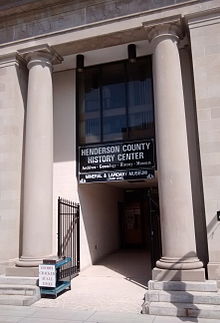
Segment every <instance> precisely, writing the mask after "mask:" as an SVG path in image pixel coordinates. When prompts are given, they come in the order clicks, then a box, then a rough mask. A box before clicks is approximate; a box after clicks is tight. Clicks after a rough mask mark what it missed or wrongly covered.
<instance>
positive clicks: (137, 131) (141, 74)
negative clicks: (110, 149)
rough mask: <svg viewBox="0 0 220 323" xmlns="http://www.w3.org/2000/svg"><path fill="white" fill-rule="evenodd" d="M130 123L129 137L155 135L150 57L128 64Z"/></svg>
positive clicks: (140, 137) (139, 137) (136, 137)
mask: <svg viewBox="0 0 220 323" xmlns="http://www.w3.org/2000/svg"><path fill="white" fill-rule="evenodd" d="M127 66H128V125H129V138H130V139H142V138H146V137H153V136H154V114H153V96H152V76H151V61H150V58H149V57H148V58H141V59H137V61H136V63H134V64H128V65H127Z"/></svg>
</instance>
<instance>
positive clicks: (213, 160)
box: [189, 14, 220, 279]
mask: <svg viewBox="0 0 220 323" xmlns="http://www.w3.org/2000/svg"><path fill="white" fill-rule="evenodd" d="M189 26H190V35H191V45H192V56H193V68H194V77H195V90H196V104H197V117H198V128H199V141H200V153H201V164H202V177H203V189H204V200H205V211H206V225H207V236H208V246H209V266H208V268H209V269H208V271H209V279H220V222H217V214H216V213H217V211H218V210H219V209H220V91H219V84H220V73H219V70H220V16H219V14H213V15H208V16H204V17H203V18H200V19H199V18H197V19H192V20H191V21H190V22H189Z"/></svg>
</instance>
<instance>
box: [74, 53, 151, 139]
mask: <svg viewBox="0 0 220 323" xmlns="http://www.w3.org/2000/svg"><path fill="white" fill-rule="evenodd" d="M77 109H78V122H79V123H78V127H79V143H80V144H92V143H104V142H112V141H123V140H133V139H136V140H137V139H144V138H148V137H154V111H153V89H152V69H151V56H147V57H141V58H137V60H136V62H135V63H129V62H128V61H127V60H126V61H120V62H114V63H109V64H105V65H98V66H92V67H88V68H85V69H84V71H83V72H81V73H77Z"/></svg>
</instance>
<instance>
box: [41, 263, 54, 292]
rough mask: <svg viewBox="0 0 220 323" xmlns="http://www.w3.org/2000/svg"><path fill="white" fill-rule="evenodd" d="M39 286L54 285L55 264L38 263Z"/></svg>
mask: <svg viewBox="0 0 220 323" xmlns="http://www.w3.org/2000/svg"><path fill="white" fill-rule="evenodd" d="M39 286H40V287H56V268H55V265H39Z"/></svg>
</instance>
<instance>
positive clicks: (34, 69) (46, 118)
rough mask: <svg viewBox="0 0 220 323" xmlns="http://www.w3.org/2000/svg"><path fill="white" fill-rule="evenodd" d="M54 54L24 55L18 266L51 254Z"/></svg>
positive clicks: (49, 52) (35, 52) (37, 260)
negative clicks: (25, 79) (25, 92)
mask: <svg viewBox="0 0 220 323" xmlns="http://www.w3.org/2000/svg"><path fill="white" fill-rule="evenodd" d="M54 56H55V54H54V53H51V51H50V50H48V48H46V50H44V49H43V50H39V51H35V50H34V51H33V52H30V53H28V54H25V55H24V57H25V59H26V60H27V61H28V64H27V67H28V69H29V80H28V99H27V112H26V133H25V160H24V207H23V239H22V256H21V258H20V260H19V262H18V263H17V266H28V267H29V266H30V267H31V266H37V265H38V264H39V263H40V262H41V261H42V259H43V258H45V257H49V256H51V253H52V197H53V85H52V62H53V60H54Z"/></svg>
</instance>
